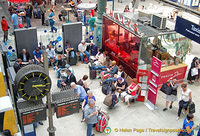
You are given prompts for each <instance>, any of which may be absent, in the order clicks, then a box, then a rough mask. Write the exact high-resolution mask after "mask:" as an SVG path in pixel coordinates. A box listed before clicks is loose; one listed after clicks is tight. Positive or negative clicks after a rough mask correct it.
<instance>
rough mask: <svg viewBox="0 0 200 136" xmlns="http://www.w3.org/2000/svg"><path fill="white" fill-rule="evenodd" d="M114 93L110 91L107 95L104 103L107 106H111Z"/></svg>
mask: <svg viewBox="0 0 200 136" xmlns="http://www.w3.org/2000/svg"><path fill="white" fill-rule="evenodd" d="M112 102H113V101H112V94H111V93H109V94H108V95H106V97H105V99H104V101H103V104H105V105H106V106H111V105H112Z"/></svg>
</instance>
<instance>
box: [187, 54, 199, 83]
mask: <svg viewBox="0 0 200 136" xmlns="http://www.w3.org/2000/svg"><path fill="white" fill-rule="evenodd" d="M198 67H199V59H198V58H197V57H194V59H193V60H192V63H191V67H190V70H189V72H188V77H187V80H188V83H189V84H192V83H193V82H192V80H195V79H197V77H198V74H199V73H197V74H196V75H193V74H192V70H193V69H194V68H196V69H197V71H199V70H198Z"/></svg>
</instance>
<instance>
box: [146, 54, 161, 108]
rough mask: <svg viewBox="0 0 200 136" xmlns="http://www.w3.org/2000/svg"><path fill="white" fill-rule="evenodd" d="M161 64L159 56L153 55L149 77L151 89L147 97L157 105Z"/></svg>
mask: <svg viewBox="0 0 200 136" xmlns="http://www.w3.org/2000/svg"><path fill="white" fill-rule="evenodd" d="M161 64H162V61H160V60H159V59H158V58H156V57H154V56H153V59H152V66H151V73H150V78H149V89H148V97H147V99H148V100H149V101H150V102H151V103H152V104H153V105H156V97H157V92H158V85H159V78H160V71H161Z"/></svg>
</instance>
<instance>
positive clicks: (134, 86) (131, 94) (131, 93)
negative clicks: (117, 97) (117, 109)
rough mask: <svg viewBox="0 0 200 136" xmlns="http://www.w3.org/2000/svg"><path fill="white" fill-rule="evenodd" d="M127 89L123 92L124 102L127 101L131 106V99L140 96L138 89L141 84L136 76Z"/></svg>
mask: <svg viewBox="0 0 200 136" xmlns="http://www.w3.org/2000/svg"><path fill="white" fill-rule="evenodd" d="M126 90H127V91H126V92H123V93H121V97H122V99H123V102H126V103H127V106H128V107H129V106H130V102H129V101H130V100H132V99H135V98H137V97H138V94H137V91H138V90H139V85H138V83H137V79H136V78H133V82H132V83H131V84H130V85H129V86H128V88H127V89H126Z"/></svg>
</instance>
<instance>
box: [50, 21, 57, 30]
mask: <svg viewBox="0 0 200 136" xmlns="http://www.w3.org/2000/svg"><path fill="white" fill-rule="evenodd" d="M50 26H51V32H53V30H55V31H56V32H57V29H56V28H55V27H54V22H50Z"/></svg>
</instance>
